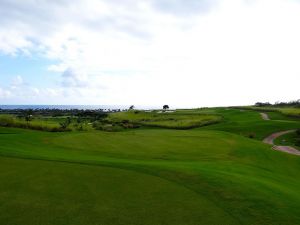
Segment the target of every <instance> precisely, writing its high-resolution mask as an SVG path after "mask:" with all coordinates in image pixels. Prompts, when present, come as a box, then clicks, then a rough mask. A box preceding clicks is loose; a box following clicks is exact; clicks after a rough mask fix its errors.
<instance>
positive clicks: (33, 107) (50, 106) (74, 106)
mask: <svg viewBox="0 0 300 225" xmlns="http://www.w3.org/2000/svg"><path fill="white" fill-rule="evenodd" d="M128 108H129V106H120V105H0V109H8V110H13V109H82V110H89V109H90V110H96V109H110V110H114V109H121V110H122V109H128Z"/></svg>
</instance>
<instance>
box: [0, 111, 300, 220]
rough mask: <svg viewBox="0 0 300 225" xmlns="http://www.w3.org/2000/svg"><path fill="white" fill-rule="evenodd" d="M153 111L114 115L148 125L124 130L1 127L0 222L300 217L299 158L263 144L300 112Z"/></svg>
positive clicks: (299, 123) (295, 124)
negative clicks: (265, 139) (148, 113)
mask: <svg viewBox="0 0 300 225" xmlns="http://www.w3.org/2000/svg"><path fill="white" fill-rule="evenodd" d="M154 113H156V112H152V114H151V116H149V115H146V113H145V112H141V114H138V115H136V116H135V115H133V114H132V113H128V112H118V114H112V115H111V117H109V118H108V121H110V120H120V121H121V120H128V121H129V122H137V123H140V124H139V125H141V126H140V127H139V128H136V129H124V130H121V131H119V132H106V131H102V130H95V129H87V130H83V131H77V130H73V131H70V132H44V131H37V130H30V129H21V128H14V127H0V171H1V172H0V200H1V201H0V212H1V213H0V224H3V225H4V224H5V225H6V224H7V225H20V224H22V225H144V224H145V225H168V224H170V225H202V224H204V225H206V224H207V225H231V224H249V225H250V224H251V225H254V224H257V225H258V224H261V225H266V224H272V225H289V224H290V225H296V224H300V211H299V209H300V179H299V178H300V175H299V174H300V157H299V156H295V155H291V154H288V153H284V152H279V151H274V150H272V148H271V147H272V146H270V145H267V144H264V143H263V142H262V140H263V138H265V137H267V136H268V135H270V134H272V133H274V132H278V131H283V130H290V129H298V128H300V119H299V118H295V117H288V116H287V115H284V114H281V113H280V112H270V113H269V112H267V113H268V115H269V117H270V120H263V119H262V118H261V115H260V114H259V112H257V111H254V110H242V109H234V108H211V109H198V110H178V112H174V113H172V115H171V113H170V115H165V114H163V113H161V114H163V116H162V117H158V118H157V117H156V116H155V115H154ZM173 114H174V115H173ZM189 115H190V118H191V119H190V120H189ZM176 116H178V117H176ZM143 117H144V118H143ZM154 117H155V119H153V118H154ZM152 119H153V120H152ZM208 119H211V120H212V121H213V122H212V123H210V122H207V121H208ZM203 121H205V123H203ZM117 122H118V121H117ZM195 124H196V125H195ZM194 125H195V126H194ZM178 126H181V127H178ZM182 127H183V128H191V129H180V128H182ZM176 128H178V129H176Z"/></svg>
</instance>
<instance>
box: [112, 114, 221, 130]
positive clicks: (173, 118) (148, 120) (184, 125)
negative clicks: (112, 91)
mask: <svg viewBox="0 0 300 225" xmlns="http://www.w3.org/2000/svg"><path fill="white" fill-rule="evenodd" d="M109 119H110V120H111V121H113V122H122V121H124V120H128V121H129V122H131V123H136V124H141V125H146V126H152V127H161V128H173V129H190V128H194V127H200V126H205V125H209V124H214V123H218V122H220V121H221V119H222V118H221V117H220V116H218V115H215V114H207V113H203V112H201V111H192V110H181V111H178V112H163V111H153V112H145V111H128V112H119V113H113V114H110V116H109Z"/></svg>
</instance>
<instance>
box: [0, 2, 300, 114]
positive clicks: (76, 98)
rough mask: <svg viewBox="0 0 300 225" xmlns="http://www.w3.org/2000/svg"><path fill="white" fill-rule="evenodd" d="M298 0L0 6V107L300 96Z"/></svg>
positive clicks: (239, 101)
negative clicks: (2, 105)
mask: <svg viewBox="0 0 300 225" xmlns="http://www.w3.org/2000/svg"><path fill="white" fill-rule="evenodd" d="M299 40H300V0H51V1H50V0H0V104H23V105H24V104H45V105H49V104H71V105H74V104H78V105H81V104H84V105H132V104H133V105H139V106H162V105H164V104H168V105H170V106H171V107H178V108H180V107H182V108H185V107H204V106H229V105H249V104H254V103H255V102H257V101H261V102H267V101H268V102H271V103H274V102H276V101H289V100H297V99H299V98H300V92H299V83H300V41H299Z"/></svg>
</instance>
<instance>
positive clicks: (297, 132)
mask: <svg viewBox="0 0 300 225" xmlns="http://www.w3.org/2000/svg"><path fill="white" fill-rule="evenodd" d="M296 134H297V135H298V136H300V128H299V129H297V130H296Z"/></svg>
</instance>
